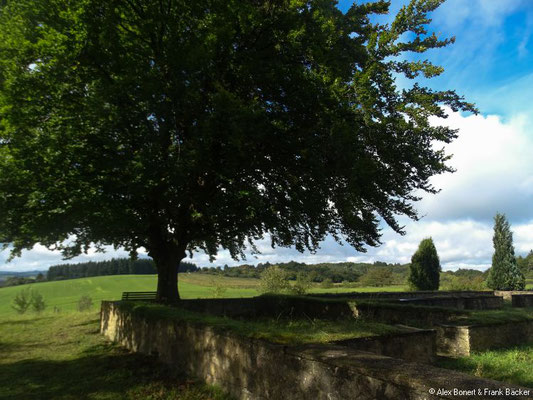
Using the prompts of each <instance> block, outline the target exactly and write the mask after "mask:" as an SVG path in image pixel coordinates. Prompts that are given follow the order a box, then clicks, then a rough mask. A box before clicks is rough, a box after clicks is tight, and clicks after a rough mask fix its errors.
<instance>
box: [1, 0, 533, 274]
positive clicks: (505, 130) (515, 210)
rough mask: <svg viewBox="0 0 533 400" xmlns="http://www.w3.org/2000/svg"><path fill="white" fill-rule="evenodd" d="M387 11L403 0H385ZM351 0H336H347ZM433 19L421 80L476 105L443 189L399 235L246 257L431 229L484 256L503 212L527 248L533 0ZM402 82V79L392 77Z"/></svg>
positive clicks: (398, 245) (391, 248) (45, 260)
mask: <svg viewBox="0 0 533 400" xmlns="http://www.w3.org/2000/svg"><path fill="white" fill-rule="evenodd" d="M392 2H393V5H392V11H393V12H394V11H396V10H397V9H398V8H399V7H400V6H401V5H402V4H403V3H404V2H403V1H395V0H392ZM350 4H351V1H345V0H343V1H340V2H339V7H340V8H341V9H343V10H345V9H346V8H347V7H349V5H350ZM432 18H433V23H432V29H433V30H434V31H435V32H437V33H438V34H439V35H441V37H450V36H455V37H456V42H455V44H454V45H452V46H449V47H448V48H445V49H440V50H435V51H431V52H428V53H427V58H429V59H430V60H431V61H433V62H434V63H436V64H439V65H442V66H443V67H444V68H445V73H444V74H443V75H442V76H440V77H438V78H436V79H432V80H428V81H424V82H423V83H424V84H425V85H427V86H430V87H432V88H434V89H456V90H457V92H458V93H460V94H462V95H464V96H466V98H467V99H468V100H469V101H471V102H474V103H475V104H476V105H477V106H478V108H479V110H480V114H479V115H477V116H474V115H468V114H458V113H450V116H449V118H448V119H447V120H444V121H435V123H440V124H449V125H450V126H452V127H454V128H458V129H460V132H459V138H458V139H457V140H456V141H455V142H453V143H452V144H451V145H449V146H448V148H447V149H448V152H449V153H450V154H453V158H452V160H451V162H450V163H451V165H452V166H454V167H455V168H456V169H457V172H456V173H454V174H446V175H440V176H437V177H435V178H434V179H433V180H432V182H433V183H434V185H435V186H436V187H438V188H440V189H441V192H440V193H439V194H437V195H425V196H424V198H423V200H422V201H421V202H420V203H419V204H418V210H419V211H420V213H421V215H423V216H424V217H423V218H422V220H421V221H418V222H413V221H409V220H402V221H401V222H402V223H403V224H404V225H405V231H406V235H405V236H400V235H398V234H396V233H394V232H392V231H391V230H390V229H389V228H387V227H386V226H383V230H382V233H383V237H382V242H383V245H382V246H380V247H378V248H369V249H368V252H367V253H358V252H356V251H355V250H354V249H353V248H351V247H350V246H348V245H344V246H339V245H337V244H336V243H335V242H334V241H333V240H330V239H328V240H326V241H325V242H324V243H323V244H322V246H321V249H320V250H319V251H318V252H317V253H316V254H309V253H304V254H300V253H298V252H297V251H296V250H294V249H272V248H270V246H269V242H268V241H267V240H265V241H264V242H261V243H259V246H258V247H259V249H260V250H261V251H262V255H260V256H258V257H257V258H254V257H248V260H247V262H249V263H254V264H255V263H258V262H266V261H270V262H271V263H272V262H280V261H289V260H298V261H303V262H307V263H313V262H322V261H331V262H337V261H346V260H348V261H370V262H373V261H377V260H380V261H386V262H400V263H405V262H408V261H409V260H410V257H411V255H412V254H413V252H414V251H415V250H416V248H417V246H418V243H419V242H420V240H422V239H423V238H425V237H429V236H431V237H433V240H434V241H435V245H436V247H437V250H438V252H439V256H440V259H441V263H442V265H443V268H444V269H457V268H459V267H462V268H465V267H466V268H478V269H485V268H487V267H488V266H489V265H490V260H491V256H492V218H493V217H494V215H495V214H496V212H502V213H505V214H506V215H507V217H508V219H509V221H510V222H511V228H512V230H513V232H514V243H515V250H516V252H517V254H526V253H527V252H528V251H529V250H530V249H533V2H532V1H531V0H505V1H501V0H448V1H447V2H446V3H445V4H443V5H442V6H441V7H440V8H439V9H438V10H437V11H435V12H434V13H433V14H432ZM399 84H400V85H401V82H399ZM7 256H8V255H7V253H5V252H4V253H0V270H18V271H22V270H33V269H46V268H48V267H49V266H50V265H54V264H57V263H61V262H62V260H61V256H60V255H59V254H58V253H53V252H50V251H48V250H46V249H45V248H43V247H42V246H39V245H37V246H35V248H34V249H33V250H32V251H27V252H24V253H23V255H22V257H21V258H18V259H16V260H14V261H12V262H10V263H6V259H7ZM117 256H124V257H126V256H127V254H126V252H123V251H112V250H110V251H108V252H107V253H105V254H95V253H90V254H88V255H83V256H80V257H77V258H76V259H73V260H70V261H69V262H80V261H85V260H89V259H91V260H102V259H108V258H111V257H117ZM192 261H193V262H195V263H197V264H198V265H201V266H204V265H223V264H228V265H235V264H237V263H236V262H235V261H233V260H231V258H230V257H229V255H228V254H227V252H224V251H222V252H221V253H220V254H219V257H218V259H217V261H216V262H215V263H214V264H209V261H208V258H207V257H206V256H205V255H202V254H195V255H194V257H193V260H192Z"/></svg>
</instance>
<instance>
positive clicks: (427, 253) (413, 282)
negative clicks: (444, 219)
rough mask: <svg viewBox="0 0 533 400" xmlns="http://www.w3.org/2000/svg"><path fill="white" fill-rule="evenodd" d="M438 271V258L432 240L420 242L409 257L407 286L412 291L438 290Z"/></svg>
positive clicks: (439, 269)
mask: <svg viewBox="0 0 533 400" xmlns="http://www.w3.org/2000/svg"><path fill="white" fill-rule="evenodd" d="M440 271H441V267H440V261H439V256H438V254H437V249H436V248H435V245H434V244H433V239H432V238H427V239H424V240H422V241H421V242H420V245H419V246H418V250H417V251H416V252H415V254H413V256H412V257H411V266H410V268H409V285H410V286H411V288H412V289H414V290H438V289H439V280H440Z"/></svg>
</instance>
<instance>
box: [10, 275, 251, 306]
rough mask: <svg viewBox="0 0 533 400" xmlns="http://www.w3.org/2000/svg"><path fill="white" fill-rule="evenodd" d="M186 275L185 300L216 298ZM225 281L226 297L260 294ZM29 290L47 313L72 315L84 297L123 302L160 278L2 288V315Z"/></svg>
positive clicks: (183, 280) (99, 279)
mask: <svg viewBox="0 0 533 400" xmlns="http://www.w3.org/2000/svg"><path fill="white" fill-rule="evenodd" d="M183 275H184V276H182V274H180V281H179V290H180V293H181V296H182V297H183V298H197V297H213V287H212V286H213V285H212V281H211V280H209V279H206V280H205V282H204V284H203V285H201V284H199V283H198V280H197V279H196V283H189V281H188V279H187V276H185V275H187V274H183ZM226 280H228V281H232V280H231V279H230V278H218V279H217V280H216V282H219V283H220V284H222V285H224V287H227V290H226V292H225V296H227V297H251V296H255V295H257V294H258V293H257V290H255V289H253V288H252V287H246V286H244V285H242V284H241V285H238V284H237V283H238V282H237V283H236V282H226ZM230 283H231V284H232V285H230ZM27 286H32V287H33V288H35V289H36V290H38V291H39V292H40V293H41V294H42V295H43V297H44V299H45V301H46V303H47V307H48V309H51V308H53V307H54V306H56V307H59V308H60V309H61V311H70V310H75V309H76V304H77V302H78V300H79V298H80V297H81V296H83V295H88V296H91V298H92V299H93V302H95V303H97V302H99V301H100V300H115V299H120V296H121V294H122V292H125V291H129V292H135V291H149V290H156V287H157V278H156V276H155V275H114V276H96V277H91V278H81V279H69V280H65V281H53V282H42V283H34V284H31V285H20V286H12V287H6V288H1V289H0V315H2V314H14V311H13V310H12V309H11V302H12V299H13V298H14V297H15V295H16V294H17V293H18V292H20V291H21V290H22V289H23V288H24V287H27Z"/></svg>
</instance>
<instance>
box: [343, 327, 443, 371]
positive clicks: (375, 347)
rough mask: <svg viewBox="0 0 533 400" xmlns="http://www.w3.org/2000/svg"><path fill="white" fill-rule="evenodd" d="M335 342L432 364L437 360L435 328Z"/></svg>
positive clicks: (353, 347) (375, 352)
mask: <svg viewBox="0 0 533 400" xmlns="http://www.w3.org/2000/svg"><path fill="white" fill-rule="evenodd" d="M335 344H338V345H342V346H348V347H350V348H352V349H358V350H363V351H368V352H370V353H374V354H381V355H384V356H389V357H394V358H400V359H402V360H406V361H413V362H419V363H425V364H431V363H433V362H434V361H435V354H436V332H435V330H433V329H426V330H421V329H416V330H411V331H410V332H403V333H396V334H393V335H384V336H372V337H365V338H357V339H349V340H342V341H338V342H335Z"/></svg>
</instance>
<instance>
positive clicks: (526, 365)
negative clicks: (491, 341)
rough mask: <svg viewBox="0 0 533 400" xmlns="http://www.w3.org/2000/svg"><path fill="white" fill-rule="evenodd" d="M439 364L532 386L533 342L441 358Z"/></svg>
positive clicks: (490, 377)
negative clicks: (458, 356)
mask: <svg viewBox="0 0 533 400" xmlns="http://www.w3.org/2000/svg"><path fill="white" fill-rule="evenodd" d="M439 366H440V367H443V368H448V369H454V370H458V371H462V372H466V373H469V374H472V375H475V376H478V377H482V378H488V379H495V380H498V381H502V382H507V383H512V384H516V385H521V386H526V387H531V388H533V343H530V344H528V345H524V346H519V347H515V348H512V349H501V350H491V351H483V352H476V353H474V354H473V355H471V356H469V357H461V358H457V359H452V358H447V359H442V360H440V361H439Z"/></svg>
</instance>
